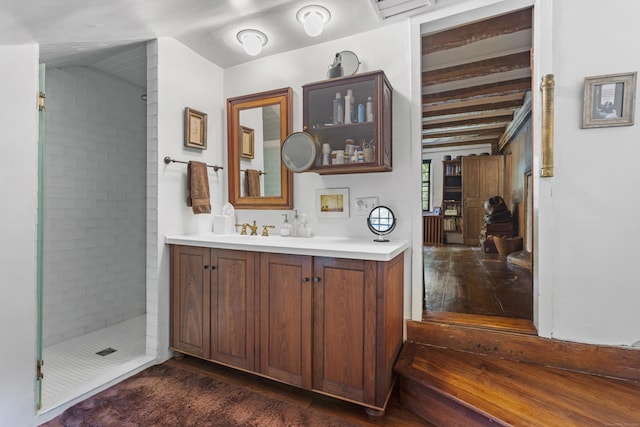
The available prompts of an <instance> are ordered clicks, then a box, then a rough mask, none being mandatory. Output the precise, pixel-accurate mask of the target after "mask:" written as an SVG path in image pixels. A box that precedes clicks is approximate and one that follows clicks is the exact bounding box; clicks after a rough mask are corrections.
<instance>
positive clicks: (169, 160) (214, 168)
mask: <svg viewBox="0 0 640 427" xmlns="http://www.w3.org/2000/svg"><path fill="white" fill-rule="evenodd" d="M171 162H173V163H184V164H185V165H188V164H189V162H183V161H182V160H175V159H172V158H171V157H169V156H166V157H165V158H164V163H165V164H167V165H168V164H169V163H171ZM207 167H208V168H213V171H214V172H218V169H224V168H223V167H222V166H218V165H207Z"/></svg>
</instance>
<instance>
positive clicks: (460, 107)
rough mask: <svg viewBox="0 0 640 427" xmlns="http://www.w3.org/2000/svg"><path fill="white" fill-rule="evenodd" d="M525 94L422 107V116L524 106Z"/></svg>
mask: <svg viewBox="0 0 640 427" xmlns="http://www.w3.org/2000/svg"><path fill="white" fill-rule="evenodd" d="M523 100H524V94H515V95H505V96H492V97H487V98H479V99H473V100H464V101H461V102H450V103H443V104H437V105H431V106H423V107H422V117H437V116H443V115H449V114H459V113H470V112H474V111H478V112H480V111H487V110H506V109H514V110H515V109H518V108H520V106H522V102H523Z"/></svg>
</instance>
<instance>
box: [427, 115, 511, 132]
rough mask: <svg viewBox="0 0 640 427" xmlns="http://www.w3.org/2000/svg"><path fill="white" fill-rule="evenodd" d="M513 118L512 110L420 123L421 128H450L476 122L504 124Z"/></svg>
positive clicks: (475, 123)
mask: <svg viewBox="0 0 640 427" xmlns="http://www.w3.org/2000/svg"><path fill="white" fill-rule="evenodd" d="M511 120H513V112H509V113H504V114H502V115H494V116H483V115H480V114H478V115H468V116H463V117H460V118H457V119H456V120H452V119H446V120H444V119H443V120H433V121H426V122H424V123H423V124H422V130H429V129H442V128H450V127H453V126H468V125H478V124H489V123H491V124H498V123H500V124H504V123H509V122H510V121H511Z"/></svg>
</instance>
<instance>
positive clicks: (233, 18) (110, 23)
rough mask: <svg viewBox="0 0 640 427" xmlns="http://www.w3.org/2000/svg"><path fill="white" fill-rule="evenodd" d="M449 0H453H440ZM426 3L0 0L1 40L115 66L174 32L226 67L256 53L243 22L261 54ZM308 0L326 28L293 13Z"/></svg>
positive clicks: (61, 62) (49, 58)
mask: <svg viewBox="0 0 640 427" xmlns="http://www.w3.org/2000/svg"><path fill="white" fill-rule="evenodd" d="M447 1H451V0H441V2H447ZM428 3H430V1H429V0H409V1H408V0H318V1H315V0H56V1H51V0H29V1H28V2H21V1H16V0H0V45H12V44H24V43H33V42H37V43H39V44H40V55H41V62H45V63H47V64H48V66H53V67H59V66H65V65H90V66H96V67H98V68H100V67H107V68H108V67H110V66H111V67H112V68H113V67H115V68H118V67H126V63H127V62H128V61H130V58H131V57H132V54H131V53H128V54H127V52H129V50H130V49H132V48H133V49H137V50H135V51H134V53H135V54H139V53H140V52H141V51H142V48H141V46H142V44H141V42H144V41H146V40H149V39H154V38H157V37H173V38H175V39H177V40H179V41H180V42H182V43H183V44H185V45H186V46H188V47H190V48H191V49H193V50H194V51H196V52H198V53H199V54H200V55H202V56H203V57H205V58H207V59H209V60H210V61H212V62H214V63H215V64H217V65H219V66H221V67H222V68H228V67H231V66H234V65H237V64H240V63H243V62H247V61H250V60H252V59H254V58H253V57H250V56H248V55H246V54H245V53H244V51H243V50H242V47H241V46H240V44H239V43H238V42H237V40H236V34H237V32H238V31H240V30H242V29H246V28H255V29H258V30H260V31H262V32H264V33H266V34H267V35H268V37H269V43H268V45H267V46H266V47H265V48H264V50H263V52H262V53H261V54H260V56H267V55H272V54H276V53H280V52H285V51H289V50H293V49H298V48H303V47H306V46H309V45H312V44H316V43H322V42H325V41H328V40H334V39H338V38H342V37H346V36H349V35H351V34H355V33H359V32H363V31H367V30H371V29H374V28H376V27H379V26H381V25H385V24H386V23H387V22H396V21H397V20H398V19H406V17H407V16H409V15H410V14H415V13H420V12H422V11H424V9H426V7H427V5H428ZM309 4H318V5H322V6H324V7H326V8H327V9H329V10H330V12H331V15H332V16H331V20H330V22H329V23H328V24H327V25H326V27H325V31H324V32H323V33H322V34H321V35H320V36H319V37H316V38H312V37H308V36H306V35H305V34H304V32H303V29H302V26H301V25H300V24H299V23H298V22H297V20H296V12H297V11H298V9H300V8H301V7H303V6H306V5H309ZM431 7H433V6H431ZM389 8H391V10H393V11H394V17H393V18H391V19H388V20H384V19H383V18H382V16H385V13H388V12H386V11H388V10H390V9H389ZM403 8H404V12H403ZM396 11H399V14H398V15H395V12H396ZM113 55H116V56H120V58H119V59H118V60H117V61H116V63H115V64H109V63H108V62H109V61H107V60H106V58H111V57H112V56H113ZM127 58H129V60H127ZM96 64H100V66H97V65H96ZM135 78H136V77H135V76H131V77H130V79H135Z"/></svg>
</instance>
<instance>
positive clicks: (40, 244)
mask: <svg viewBox="0 0 640 427" xmlns="http://www.w3.org/2000/svg"><path fill="white" fill-rule="evenodd" d="M45 70H46V67H45V64H40V70H39V82H38V86H39V88H38V90H39V94H38V214H37V221H38V223H37V239H38V241H37V246H36V247H37V261H36V262H37V279H36V280H37V286H36V288H37V294H38V295H37V330H36V333H37V337H36V409H37V410H40V408H41V407H42V379H43V375H42V364H43V360H42V327H43V324H42V315H43V313H42V310H43V301H42V299H43V277H42V272H43V266H44V259H43V253H44V250H43V248H44V241H43V237H44V136H45V133H44V131H45V109H44V98H45Z"/></svg>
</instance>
